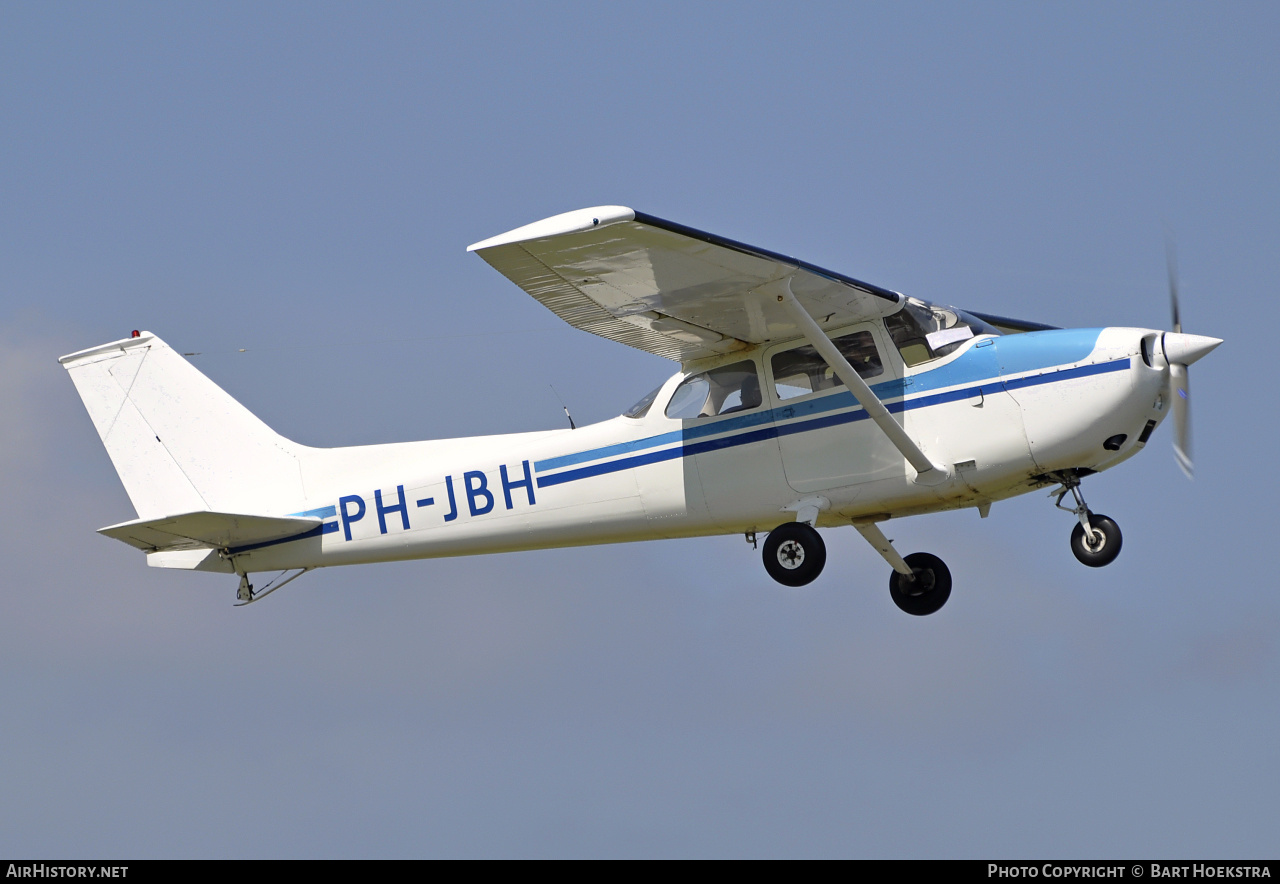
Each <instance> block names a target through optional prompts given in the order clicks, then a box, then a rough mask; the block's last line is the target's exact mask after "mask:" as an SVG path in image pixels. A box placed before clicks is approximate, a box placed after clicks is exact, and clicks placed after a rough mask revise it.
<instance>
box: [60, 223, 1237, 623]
mask: <svg viewBox="0 0 1280 884" xmlns="http://www.w3.org/2000/svg"><path fill="white" fill-rule="evenodd" d="M469 251H473V252H477V253H478V254H479V255H480V256H481V257H482V258H484V259H485V260H486V261H487V262H489V264H491V265H492V266H493V267H494V268H496V269H497V270H498V271H499V272H500V273H502V274H503V275H505V276H506V277H507V278H508V279H510V280H511V281H512V282H514V283H515V284H516V285H518V286H520V287H521V288H522V289H524V290H525V291H526V292H528V293H529V294H530V295H532V296H533V297H535V298H537V299H538V300H539V301H541V302H542V303H543V304H544V305H546V307H548V308H549V309H550V310H551V311H552V312H553V313H555V314H556V315H557V316H559V317H560V318H561V319H563V320H565V321H566V322H568V323H569V324H570V325H572V326H574V327H576V328H580V329H583V330H584V331H589V332H592V333H593V334H597V335H600V336H602V337H606V338H610V339H612V340H615V341H618V342H620V343H623V344H627V345H629V346H632V347H636V348H638V349H641V350H644V351H646V352H649V353H656V354H658V355H659V356H665V357H667V358H669V359H673V360H676V361H678V362H679V363H680V366H681V371H680V373H678V374H676V375H675V376H674V377H672V378H671V379H670V380H668V381H667V382H666V383H665V384H663V385H662V386H660V387H658V388H657V389H656V390H654V391H653V392H651V393H650V394H649V395H647V396H645V397H644V398H643V399H641V400H640V401H639V402H637V403H636V404H635V405H633V406H632V407H631V408H629V409H628V410H627V411H626V412H625V413H624V414H622V415H620V416H619V417H616V418H614V419H612V420H607V421H604V422H602V423H598V424H594V425H592V426H587V427H582V428H580V429H576V430H575V429H566V430H553V431H546V432H536V433H519V434H512V435H504V436H483V437H476V438H467V439H444V440H438V441H427V442H406V443H396V444H388V445H368V446H360V447H352V448H330V449H323V448H309V447H307V446H304V445H298V444H297V443H295V442H291V441H290V440H288V439H285V438H283V437H282V436H280V435H278V434H277V433H275V432H273V431H272V430H271V429H270V428H269V427H267V425H266V424H264V423H263V422H262V421H260V420H259V419H258V418H257V417H255V416H254V415H252V414H251V413H249V411H248V410H247V409H245V408H244V406H242V405H240V403H238V402H236V401H235V400H234V399H232V398H231V396H229V395H228V394H227V393H225V392H224V391H223V390H222V389H220V388H219V387H217V386H216V385H215V384H214V383H213V382H212V381H210V380H209V379H208V378H206V377H205V376H204V375H203V374H201V373H200V372H199V371H197V370H196V369H195V368H194V367H192V366H191V364H190V363H188V362H187V361H186V360H184V359H183V358H182V357H181V356H179V355H178V354H177V353H175V352H174V351H173V350H172V349H170V348H169V346H167V345H166V344H165V343H164V342H163V341H161V340H160V339H159V338H158V337H156V336H154V335H152V334H151V333H149V332H142V333H139V332H134V334H133V336H132V337H130V338H126V339H124V340H122V341H116V342H114V343H111V344H104V345H103V346H100V347H94V348H92V349H89V350H82V351H80V352H79V353H73V354H71V355H70V356H64V357H63V358H62V359H61V360H60V361H61V363H62V365H63V366H65V367H66V369H67V371H68V372H69V373H70V374H71V379H72V380H73V381H74V382H75V385H76V389H77V390H78V391H79V393H80V396H81V398H82V399H83V400H84V404H85V407H86V408H87V409H88V411H89V416H90V418H92V420H93V423H94V426H95V427H96V428H97V430H98V434H99V435H100V436H101V437H102V441H103V444H104V445H105V446H106V449H107V452H108V454H109V455H110V457H111V461H112V463H113V464H114V465H115V468H116V471H117V472H118V473H119V474H120V479H121V481H122V482H123V483H124V486H125V490H126V491H127V492H128V494H129V498H130V500H131V501H132V502H133V505H134V507H135V509H136V510H137V512H138V518H137V519H135V520H134V521H130V522H123V523H121V524H119V525H112V526H110V527H108V528H103V529H101V533H102V534H105V535H107V536H108V537H114V538H116V539H118V540H123V541H124V542H125V543H128V544H130V545H132V546H135V547H137V548H138V549H141V550H143V551H144V552H145V553H146V554H147V563H148V564H149V565H153V566H157V567H161V568H179V569H186V570H196V571H220V572H225V573H228V574H230V573H235V574H238V575H240V585H239V590H238V592H237V598H238V599H239V602H240V603H241V604H246V603H249V602H252V601H255V600H257V599H260V598H262V597H263V596H265V595H266V594H268V593H269V592H272V591H274V590H275V589H278V588H279V587H280V586H283V585H284V584H285V583H287V582H288V581H290V580H292V579H294V578H296V577H298V576H299V575H301V574H302V573H304V572H306V571H308V570H311V569H312V568H317V567H322V566H326V565H350V564H359V563H365V562H381V561H390V560H397V559H415V558H430V557H435V556H456V555H475V554H480V553H496V552H507V551H512V550H527V549H543V548H550V547H561V546H576V545H584V544H591V543H617V542H622V541H633V540H651V539H657V538H669V537H690V536H696V535H708V534H730V533H737V534H745V535H746V537H747V540H748V541H749V542H751V543H753V544H754V542H755V538H756V536H757V535H758V534H763V533H765V532H767V537H766V538H765V540H764V565H765V569H766V570H767V571H768V572H769V574H770V576H772V577H773V578H774V579H775V580H777V581H778V582H780V583H783V584H785V585H787V586H802V585H804V584H807V583H809V582H810V581H812V580H813V579H814V578H816V577H817V576H818V575H819V574H820V573H821V571H822V568H823V565H824V563H825V561H826V548H825V545H824V543H823V540H822V536H821V535H820V534H819V533H818V531H817V530H815V529H816V528H818V527H835V526H837V525H852V526H853V527H854V528H856V529H857V530H858V532H859V533H861V534H862V536H863V537H865V538H866V539H867V541H868V542H870V543H871V545H872V546H873V547H875V549H876V551H877V552H879V553H880V555H882V556H883V557H884V559H885V560H886V561H887V562H888V563H889V565H890V566H891V567H892V568H893V573H892V575H891V577H890V583H889V587H890V592H891V594H892V597H893V600H894V602H895V603H897V605H898V607H900V608H901V609H902V610H904V611H906V612H907V613H909V614H917V615H920V614H930V613H933V612H934V611H937V610H938V609H939V608H940V607H942V605H943V604H944V603H945V602H946V600H947V598H948V596H949V595H950V593H951V575H950V572H949V571H948V570H947V567H946V565H945V564H943V562H942V560H941V559H939V558H937V557H936V556H933V555H930V554H928V553H914V554H912V555H907V556H902V555H900V554H899V553H898V552H897V550H895V549H894V547H893V545H892V544H891V543H890V541H889V540H887V539H886V538H885V536H884V533H883V532H882V531H881V529H880V523H881V522H884V521H886V520H888V519H892V518H899V517H902V516H909V515H915V514H919V513H930V512H935V511H939V510H951V509H959V508H962V507H975V508H977V509H978V511H979V513H980V514H981V515H982V516H984V517H985V516H986V515H987V511H988V509H989V508H990V506H991V504H992V502H993V501H996V500H1001V499H1003V498H1007V497H1012V496H1014V495H1017V494H1023V493H1025V492H1027V491H1031V490H1034V489H1037V488H1042V487H1046V486H1055V491H1054V492H1051V495H1052V494H1053V493H1056V496H1057V502H1056V504H1057V505H1058V506H1059V507H1061V508H1062V509H1067V510H1069V511H1071V512H1073V513H1074V515H1075V517H1076V520H1077V523H1078V524H1076V525H1075V527H1074V529H1073V530H1072V534H1071V549H1072V551H1073V552H1074V553H1075V556H1076V558H1078V559H1079V560H1080V561H1081V562H1083V563H1084V564H1086V565H1090V566H1094V567H1099V566H1102V565H1106V564H1108V563H1109V562H1111V561H1112V560H1113V559H1115V557H1116V554H1117V553H1119V551H1120V542H1121V538H1120V529H1119V528H1118V527H1117V526H1116V523H1115V522H1113V521H1112V520H1111V519H1109V518H1107V517H1106V516H1102V515H1098V514H1096V513H1093V512H1091V511H1090V510H1089V508H1088V507H1087V506H1086V505H1085V502H1084V498H1083V497H1082V496H1081V493H1080V480H1081V479H1082V478H1084V477H1085V476H1088V475H1090V474H1092V473H1095V472H1097V471H1099V470H1104V469H1108V468H1109V467H1113V466H1115V465H1116V464H1118V463H1120V462H1121V461H1123V460H1125V459H1127V458H1129V457H1132V456H1133V455H1134V454H1136V453H1137V452H1138V451H1139V450H1141V449H1142V448H1143V447H1144V446H1145V445H1146V443H1147V440H1148V439H1149V438H1150V437H1151V432H1152V430H1154V429H1155V428H1156V426H1158V425H1159V423H1160V422H1161V421H1162V420H1163V419H1164V418H1165V416H1166V415H1168V414H1169V413H1170V412H1172V413H1173V414H1174V419H1175V424H1176V440H1175V453H1176V454H1177V457H1178V460H1179V462H1180V464H1181V465H1182V466H1183V468H1184V469H1185V470H1187V471H1188V473H1189V472H1190V468H1191V459H1190V450H1189V449H1190V431H1189V424H1188V414H1187V405H1188V403H1187V390H1188V387H1187V366H1188V365H1190V364H1191V363H1193V362H1195V361H1196V360H1197V359H1200V358H1201V357H1202V356H1204V355H1205V354H1207V353H1208V352H1209V351H1211V350H1212V349H1213V348H1214V347H1216V346H1218V345H1219V344H1220V343H1222V342H1221V340H1219V339H1217V338H1209V337H1202V336H1199V335H1189V334H1183V333H1182V329H1181V325H1180V322H1179V320H1178V316H1177V299H1176V289H1175V288H1174V278H1175V276H1174V273H1173V270H1172V265H1171V268H1170V284H1171V295H1172V296H1173V301H1174V328H1173V331H1172V332H1161V331H1158V330H1153V329H1141V328H1090V329H1056V328H1052V327H1050V326H1045V325H1040V324H1037V323H1030V322H1021V321H1016V320H1010V319H1003V318H1000V317H995V316H989V315H985V314H980V313H968V312H965V311H963V310H958V309H955V308H953V307H943V306H937V305H934V304H930V303H927V302H925V301H922V300H918V299H916V298H909V297H905V296H903V295H901V294H898V293H897V292H892V291H889V290H887V289H883V288H879V287H877V286H874V285H869V284H867V283H864V282H859V281H858V280H856V279H851V278H850V277H847V276H844V275H842V274H839V273H833V272H831V271H829V270H823V269H822V268H820V267H815V266H814V265H812V264H808V263H806V262H804V261H797V260H796V259H794V258H789V257H786V256H784V255H779V254H775V253H773V252H769V251H765V250H764V249H758V248H755V247H753V246H749V245H745V244H743V243H740V242H734V241H733V240H729V239H725V238H723V237H720V236H715V235H712V234H709V233H704V232H702V231H700V230H694V229H692V228H689V227H685V226H683V225H680V224H673V223H671V222H669V221H664V220H662V219H660V218H655V217H653V216H650V215H645V214H643V213H641V212H637V211H634V210H632V209H628V208H623V207H620V206H600V207H597V208H592V209H582V210H580V211H576V212H569V213H567V214H564V215H557V216H555V217H554V218H547V219H545V220H543V221H538V222H536V223H534V224H530V225H527V226H525V227H521V228H518V229H516V230H512V231H511V232H509V233H504V234H502V235H501V236H496V237H493V238H492V239H487V240H485V241H484V242H480V243H476V244H475V245H473V246H471V248H470V249H469ZM1068 494H1070V495H1071V496H1072V499H1073V501H1074V506H1073V507H1071V506H1063V505H1062V500H1063V499H1064V498H1065V497H1066V496H1067V495H1068ZM260 571H280V572H281V574H280V575H279V577H277V578H276V581H275V582H274V583H273V584H271V585H269V586H267V587H264V589H262V590H260V591H258V592H257V593H255V592H254V589H253V586H252V585H251V584H250V582H249V574H250V573H253V572H260ZM290 572H294V573H290ZM286 574H288V575H289V576H287V577H286V576H285V575H286ZM282 578H283V579H282Z"/></svg>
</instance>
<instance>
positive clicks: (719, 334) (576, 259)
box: [469, 206, 901, 363]
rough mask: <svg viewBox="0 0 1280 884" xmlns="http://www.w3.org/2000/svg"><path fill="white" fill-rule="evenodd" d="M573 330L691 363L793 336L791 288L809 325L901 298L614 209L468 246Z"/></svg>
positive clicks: (862, 314)
mask: <svg viewBox="0 0 1280 884" xmlns="http://www.w3.org/2000/svg"><path fill="white" fill-rule="evenodd" d="M469 251H474V252H477V253H478V254H479V255H480V256H481V257H482V258H484V259H485V261H487V262H488V263H489V264H490V265H492V266H493V267H494V268H495V269H496V270H498V272H500V273H502V274H503V275H504V276H506V277H507V278H508V279H510V280H511V281H512V282H514V283H516V285H518V286H520V288H522V289H524V290H525V291H526V292H528V293H529V294H530V295H532V296H533V297H534V298H536V299H537V300H538V301H540V302H542V304H544V305H545V306H546V307H547V308H548V309H550V310H551V311H552V312H553V313H555V314H556V315H557V316H559V317H560V318H561V319H563V320H565V321H566V322H568V323H569V324H570V325H572V326H574V327H575V328H580V329H582V330H583V331H589V332H591V333H593V334H597V335H600V336H601V337H605V338H609V339H611V340H615V341H618V342H620V343H623V344H627V345H629V346H632V347H636V348H637V349H640V350H645V351H647V352H649V353H655V354H657V355H659V356H664V357H667V358H668V359H675V360H677V361H679V362H682V363H684V362H692V361H695V360H698V359H703V358H707V357H710V356H715V355H718V354H723V353H731V352H733V351H735V350H740V349H744V348H746V347H748V346H751V345H754V344H760V343H764V342H766V341H774V340H787V339H789V338H795V337H799V336H800V329H799V328H797V327H796V325H795V323H794V322H793V320H792V318H791V316H790V315H789V314H788V313H787V311H786V310H785V309H784V308H783V306H782V303H781V298H780V296H781V295H782V294H783V293H784V292H785V291H786V289H787V287H788V286H789V287H790V289H791V291H792V292H793V293H794V294H795V296H796V298H797V299H798V300H799V301H800V303H801V304H802V305H803V306H804V307H805V309H806V310H807V311H808V312H809V313H810V315H812V316H813V317H814V318H815V319H816V320H817V321H818V323H819V324H820V325H821V326H822V327H824V328H826V327H836V326H840V325H848V324H850V323H853V322H860V321H865V320H869V319H875V318H878V317H881V316H885V315H888V314H890V313H892V312H894V311H895V310H897V309H898V305H899V301H900V299H901V296H900V295H898V294H897V293H895V292H891V291H889V290H887V289H882V288H879V287H878V286H873V285H870V284H869V283H864V282H860V281H858V280H856V279H852V278H850V277H847V276H843V275H841V274H838V273H834V272H832V271H829V270H824V269H822V268H820V267H816V266H814V265H812V264H808V263H806V262H803V261H798V260H796V259H794V258H789V257H787V256H785V255H779V254H776V253H774V252H769V251H766V250H764V249H759V248H756V247H754V246H749V245H746V244H744V243H739V242H735V241H733V240H729V239H725V238H723V237H719V236H715V235H714V234H709V233H705V232H703V231H700V230H695V229H693V228H691V227H685V226H683V225H679V224H675V223H672V222H670V221H664V220H662V219H660V218H655V217H653V216H651V215H645V214H643V213H641V212H636V211H634V210H632V209H628V208H624V207H621V206H600V207H597V208H592V209H582V210H579V211H577V212H569V213H567V214H564V215H557V216H555V217H554V218H548V219H546V220H544V221H539V222H536V223H534V224H530V225H527V226H525V227H521V228H518V229H516V230H513V231H510V232H509V233H505V234H502V235H500V236H496V237H493V238H492V239H488V240H485V241H484V242H480V243H476V244H475V245H473V246H471V247H470V249H469Z"/></svg>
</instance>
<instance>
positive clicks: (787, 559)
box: [778, 540, 804, 571]
mask: <svg viewBox="0 0 1280 884" xmlns="http://www.w3.org/2000/svg"><path fill="white" fill-rule="evenodd" d="M778 564H779V565H781V566H782V567H784V568H786V569H787V570H788V571H794V570H795V569H796V568H799V567H800V566H801V565H803V564H804V546H802V545H801V544H799V543H797V542H796V541H794V540H786V541H783V542H782V544H781V545H780V546H779V547H778Z"/></svg>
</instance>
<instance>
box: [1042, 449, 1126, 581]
mask: <svg viewBox="0 0 1280 884" xmlns="http://www.w3.org/2000/svg"><path fill="white" fill-rule="evenodd" d="M1053 478H1055V479H1057V480H1058V481H1060V482H1061V483H1062V490H1061V491H1057V490H1055V491H1053V492H1050V495H1051V496H1052V495H1053V494H1057V496H1058V499H1057V501H1055V502H1054V506H1056V507H1057V508H1058V509H1060V510H1066V511H1067V512H1069V513H1072V514H1073V515H1075V517H1076V518H1077V519H1078V520H1079V524H1077V525H1076V526H1075V528H1073V529H1072V531H1071V552H1072V554H1073V555H1074V556H1075V557H1076V559H1077V560H1078V561H1079V562H1080V563H1081V564H1084V565H1088V566H1089V567H1090V568H1101V567H1102V566H1104V565H1110V564H1111V563H1112V562H1114V561H1115V560H1116V556H1118V555H1120V546H1121V544H1122V543H1123V542H1124V538H1123V536H1122V535H1121V534H1120V526H1119V525H1117V524H1116V523H1115V521H1114V520H1112V519H1111V518H1109V517H1108V516H1104V515H1102V514H1100V513H1095V512H1092V511H1091V510H1090V509H1089V507H1088V505H1086V504H1085V502H1084V495H1082V494H1081V493H1080V477H1079V476H1078V475H1077V474H1076V473H1074V472H1062V473H1055V474H1053ZM1067 494H1071V496H1072V497H1074V498H1075V501H1076V505H1075V506H1074V507H1068V506H1063V505H1062V498H1064V497H1066V496H1067Z"/></svg>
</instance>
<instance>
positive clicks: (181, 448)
mask: <svg viewBox="0 0 1280 884" xmlns="http://www.w3.org/2000/svg"><path fill="white" fill-rule="evenodd" d="M58 361H59V362H60V363H62V366H63V367H64V368H66V370H67V372H68V373H69V374H70V375H71V380H72V381H73V382H74V383H75V385H76V390H77V391H78V392H79V393H80V398H81V399H82V400H84V405H85V408H86V409H88V411H89V417H90V418H91V419H92V420H93V425H94V427H96V428H97V430H98V435H99V436H100V437H101V438H102V444H103V445H105V446H106V448H107V454H108V455H110V457H111V462H112V464H114V466H115V468H116V472H117V473H119V474H120V481H121V482H123V483H124V488H125V491H126V492H128V494H129V499H130V500H131V501H133V505H134V508H135V509H136V510H137V511H138V517H139V518H141V519H153V518H159V517H161V516H167V515H172V514H175V513H190V512H195V511H198V510H215V511H222V512H238V513H263V514H272V513H280V512H285V511H288V509H289V508H290V507H291V506H292V505H293V504H294V503H295V502H297V501H299V500H301V499H302V497H303V491H302V478H301V473H300V471H299V467H298V459H297V451H298V446H297V445H295V444H294V443H293V442H290V441H289V440H288V439H285V438H284V437H283V436H280V435H279V434H277V433H276V432H275V431H273V430H272V429H271V428H270V427H268V426H267V425H266V424H264V423H263V422H262V421H260V420H259V419H258V418H256V417H255V416H254V415H253V414H252V413H251V412H250V411H249V410H248V409H247V408H245V407H244V406H243V405H241V404H240V403H239V402H237V401H236V400H235V399H233V398H231V396H230V395H228V394H227V393H226V391H224V390H223V389H222V388H221V387H219V386H218V385H217V384H215V383H213V381H211V380H209V379H208V378H207V377H205V376H204V375H203V374H201V373H200V372H199V371H197V370H196V368H195V367H194V366H193V365H191V363H189V362H187V361H186V360H185V359H183V358H182V357H181V356H179V355H178V354H177V353H175V352H174V351H173V349H172V348H171V347H169V345H168V344H166V343H165V342H164V341H162V340H160V339H159V338H157V337H156V336H154V335H152V334H150V333H149V332H143V333H142V334H141V336H139V337H136V338H126V339H125V340H123V341H116V342H114V343H111V344H104V345H102V346H101V347H94V348H92V349H89V350H82V351H80V352H79V353H72V354H71V355H70V356H63V357H62V358H61V359H59V360H58Z"/></svg>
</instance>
